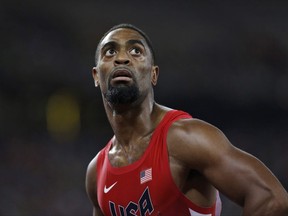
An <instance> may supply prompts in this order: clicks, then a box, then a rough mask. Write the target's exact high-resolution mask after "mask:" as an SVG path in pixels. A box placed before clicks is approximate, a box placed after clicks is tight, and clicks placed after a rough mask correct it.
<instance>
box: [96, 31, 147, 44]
mask: <svg viewBox="0 0 288 216" xmlns="http://www.w3.org/2000/svg"><path fill="white" fill-rule="evenodd" d="M130 40H139V41H141V42H142V43H143V44H144V45H145V46H147V43H146V40H145V38H144V37H143V36H142V35H141V34H140V33H139V32H137V31H135V30H133V29H128V28H119V29H115V30H113V31H111V32H109V34H107V35H106V37H105V38H104V39H103V40H102V42H101V44H100V46H103V45H105V44H106V43H108V42H110V41H114V42H119V43H121V42H123V43H125V42H126V41H130Z"/></svg>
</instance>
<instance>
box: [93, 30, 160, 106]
mask: <svg viewBox="0 0 288 216" xmlns="http://www.w3.org/2000/svg"><path fill="white" fill-rule="evenodd" d="M152 62H153V61H152V54H151V51H150V49H149V47H148V45H147V43H146V41H145V39H144V38H143V37H142V36H141V35H140V34H139V33H138V32H137V31H134V30H132V29H127V28H120V29H116V30H114V31H112V32H110V33H109V34H108V35H107V36H106V37H105V38H104V39H103V40H102V42H101V43H100V45H99V55H98V64H97V66H96V67H94V68H93V70H92V73H93V77H94V80H95V83H97V84H99V85H100V88H101V91H102V94H103V96H104V98H105V99H106V100H107V101H108V102H110V103H112V104H125V103H133V102H134V101H136V100H137V99H138V98H141V97H142V96H144V97H145V95H147V93H148V91H149V90H150V89H151V88H152V85H156V82H157V78H158V67H157V66H154V65H153V63H152Z"/></svg>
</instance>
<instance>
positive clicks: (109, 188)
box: [104, 182, 117, 193]
mask: <svg viewBox="0 0 288 216" xmlns="http://www.w3.org/2000/svg"><path fill="white" fill-rule="evenodd" d="M116 184H117V182H115V183H114V184H112V185H111V186H110V187H108V188H106V185H105V187H104V193H108V192H109V191H110V190H111V189H112V188H113V187H114V186H115V185H116Z"/></svg>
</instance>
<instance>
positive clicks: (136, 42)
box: [126, 39, 145, 47]
mask: <svg viewBox="0 0 288 216" xmlns="http://www.w3.org/2000/svg"><path fill="white" fill-rule="evenodd" d="M126 44H129V45H133V44H140V45H142V46H143V47H145V45H144V43H143V42H142V41H141V40H134V39H133V40H128V41H127V42H126Z"/></svg>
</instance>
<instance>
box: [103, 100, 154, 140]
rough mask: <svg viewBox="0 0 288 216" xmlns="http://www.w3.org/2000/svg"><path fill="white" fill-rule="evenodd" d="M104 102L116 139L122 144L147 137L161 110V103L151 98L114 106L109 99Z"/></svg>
mask: <svg viewBox="0 0 288 216" xmlns="http://www.w3.org/2000/svg"><path fill="white" fill-rule="evenodd" d="M104 104H105V110H106V113H107V116H108V120H109V122H110V124H111V127H112V129H113V131H114V134H115V137H116V140H117V142H119V143H121V145H129V144H130V143H133V142H134V143H135V142H137V141H138V140H139V139H141V138H144V137H146V136H147V135H149V134H150V133H151V132H152V131H153V129H154V128H155V124H156V122H158V121H157V116H159V115H156V113H157V112H158V111H159V105H157V104H156V103H155V102H154V100H149V98H146V100H144V101H142V103H140V104H129V105H117V106H113V105H111V104H109V103H108V102H107V101H105V102H104Z"/></svg>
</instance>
